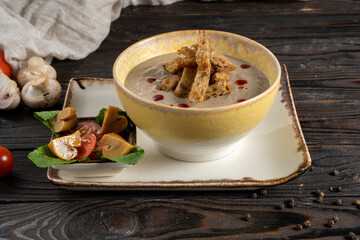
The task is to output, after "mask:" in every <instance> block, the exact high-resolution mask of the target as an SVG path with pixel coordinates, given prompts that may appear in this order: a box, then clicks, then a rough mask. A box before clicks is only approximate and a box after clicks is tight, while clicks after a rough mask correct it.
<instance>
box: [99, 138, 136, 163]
mask: <svg viewBox="0 0 360 240" xmlns="http://www.w3.org/2000/svg"><path fill="white" fill-rule="evenodd" d="M101 141H102V143H103V144H105V147H103V149H102V151H101V152H102V155H103V156H104V157H106V158H118V157H121V156H124V155H126V154H128V153H130V152H131V151H133V150H134V148H135V147H134V146H133V145H131V144H130V143H128V142H127V141H125V140H124V139H123V138H122V137H121V136H119V135H118V134H116V133H107V134H104V136H103V137H102V138H101Z"/></svg>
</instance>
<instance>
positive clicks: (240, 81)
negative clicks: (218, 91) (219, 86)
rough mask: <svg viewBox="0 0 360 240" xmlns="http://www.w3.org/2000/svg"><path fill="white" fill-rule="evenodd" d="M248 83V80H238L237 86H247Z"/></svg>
mask: <svg viewBox="0 0 360 240" xmlns="http://www.w3.org/2000/svg"><path fill="white" fill-rule="evenodd" d="M247 83H248V81H246V80H244V79H239V80H236V81H235V84H236V85H239V86H240V85H245V84H247Z"/></svg>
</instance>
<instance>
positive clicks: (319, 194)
mask: <svg viewBox="0 0 360 240" xmlns="http://www.w3.org/2000/svg"><path fill="white" fill-rule="evenodd" d="M315 195H316V196H318V197H324V196H325V194H324V192H323V191H321V190H320V189H316V191H315Z"/></svg>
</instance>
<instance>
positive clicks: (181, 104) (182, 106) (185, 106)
mask: <svg viewBox="0 0 360 240" xmlns="http://www.w3.org/2000/svg"><path fill="white" fill-rule="evenodd" d="M178 107H181V108H189V107H190V106H189V105H187V104H186V103H180V104H179V105H178Z"/></svg>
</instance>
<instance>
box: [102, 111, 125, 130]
mask: <svg viewBox="0 0 360 240" xmlns="http://www.w3.org/2000/svg"><path fill="white" fill-rule="evenodd" d="M127 125H128V121H127V118H126V117H125V116H123V115H120V114H119V108H117V107H113V106H109V107H108V109H107V110H106V112H105V116H104V121H103V124H102V127H101V133H120V132H122V131H124V130H125V128H126V127H127Z"/></svg>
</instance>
